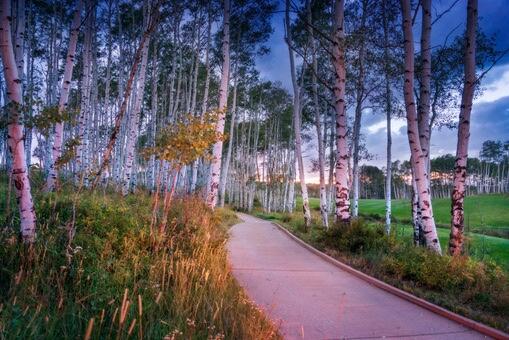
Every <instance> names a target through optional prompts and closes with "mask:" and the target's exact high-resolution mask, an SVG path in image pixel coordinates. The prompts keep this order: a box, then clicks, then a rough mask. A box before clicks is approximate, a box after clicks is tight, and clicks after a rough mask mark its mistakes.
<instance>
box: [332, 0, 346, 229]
mask: <svg viewBox="0 0 509 340" xmlns="http://www.w3.org/2000/svg"><path fill="white" fill-rule="evenodd" d="M344 12H345V2H344V0H336V1H335V2H334V32H333V48H332V65H333V67H334V71H335V72H334V109H335V111H336V174H335V176H336V183H335V186H336V211H335V219H336V221H338V222H349V221H350V197H349V195H350V189H349V186H348V163H349V155H348V143H347V139H346V138H347V117H346V110H345V84H346V71H345V50H344V48H345V31H344Z"/></svg>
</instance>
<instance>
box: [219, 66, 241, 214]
mask: <svg viewBox="0 0 509 340" xmlns="http://www.w3.org/2000/svg"><path fill="white" fill-rule="evenodd" d="M236 69H237V67H234V72H235V76H234V85H233V100H232V108H231V111H232V116H231V119H230V133H229V136H228V149H227V150H226V158H225V161H224V164H223V171H222V173H221V180H220V183H219V184H220V187H219V189H220V190H219V206H220V207H224V199H225V194H226V182H227V178H228V172H229V169H230V163H231V158H232V151H233V131H234V129H235V119H236V113H237V85H238V80H237V70H236Z"/></svg>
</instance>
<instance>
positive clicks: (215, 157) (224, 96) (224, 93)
mask: <svg viewBox="0 0 509 340" xmlns="http://www.w3.org/2000/svg"><path fill="white" fill-rule="evenodd" d="M222 43H223V45H222V56H223V69H222V72H221V83H220V86H219V108H218V110H219V119H218V122H217V125H216V131H217V132H218V133H220V134H222V133H223V132H224V122H225V116H226V109H227V105H228V81H229V77H230V0H224V2H223V42H222ZM222 153H223V141H222V140H220V141H218V142H216V143H215V144H214V147H213V150H212V160H211V162H210V177H209V185H208V193H207V204H208V206H209V207H210V208H212V209H214V208H215V207H216V204H217V195H218V191H219V181H220V176H221V156H222Z"/></svg>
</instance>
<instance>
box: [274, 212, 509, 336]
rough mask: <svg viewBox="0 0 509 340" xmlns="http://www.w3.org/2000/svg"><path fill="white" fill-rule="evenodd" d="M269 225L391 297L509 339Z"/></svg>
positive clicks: (279, 226)
mask: <svg viewBox="0 0 509 340" xmlns="http://www.w3.org/2000/svg"><path fill="white" fill-rule="evenodd" d="M268 222H270V223H272V224H273V225H274V226H276V227H277V228H278V229H279V230H280V231H282V232H283V233H284V234H285V235H286V236H288V237H289V238H290V239H292V240H293V241H295V242H297V243H298V244H299V245H301V246H302V247H304V248H306V249H307V250H308V251H310V252H312V253H314V254H315V255H317V256H319V257H321V258H322V259H324V260H325V261H327V262H329V263H330V264H332V265H334V266H336V267H338V268H340V269H342V270H344V271H346V272H348V273H350V274H352V275H354V276H356V277H358V278H360V279H361V280H363V281H366V282H367V283H369V284H371V285H373V286H376V287H378V288H380V289H383V290H385V291H386V292H388V293H391V294H393V295H396V296H398V297H400V298H402V299H404V300H406V301H408V302H411V303H413V304H415V305H418V306H420V307H423V308H425V309H427V310H429V311H431V312H433V313H435V314H438V315H440V316H443V317H445V318H447V319H449V320H452V321H454V322H457V323H459V324H461V325H463V326H465V327H467V328H470V329H472V330H475V331H477V332H479V333H482V334H484V335H487V336H490V337H492V338H494V339H499V340H507V339H509V334H507V333H504V332H502V331H500V330H498V329H495V328H493V327H490V326H487V325H485V324H482V323H480V322H477V321H474V320H472V319H469V318H467V317H464V316H462V315H459V314H456V313H454V312H451V311H450V310H447V309H445V308H443V307H440V306H437V305H435V304H433V303H431V302H428V301H426V300H424V299H421V298H419V297H417V296H415V295H413V294H410V293H408V292H405V291H403V290H401V289H399V288H396V287H394V286H391V285H390V284H388V283H385V282H383V281H381V280H378V279H375V278H374V277H372V276H369V275H367V274H365V273H363V272H361V271H359V270H357V269H354V268H352V267H350V266H349V265H347V264H345V263H343V262H341V261H339V260H336V259H335V258H333V257H331V256H329V255H327V254H325V253H323V252H321V251H319V250H318V249H316V248H315V247H313V246H311V245H310V244H308V243H306V242H304V241H303V240H301V239H300V238H299V237H297V236H295V235H294V234H292V233H291V232H290V231H289V230H288V229H286V228H285V227H283V226H281V225H280V224H278V223H276V222H273V221H268Z"/></svg>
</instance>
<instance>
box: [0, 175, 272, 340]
mask: <svg viewBox="0 0 509 340" xmlns="http://www.w3.org/2000/svg"><path fill="white" fill-rule="evenodd" d="M4 184H5V182H4V181H2V182H0V193H1V192H2V191H4V192H5V190H4V189H5V188H2V185H4ZM74 197H75V195H74V193H73V192H72V191H71V190H69V191H65V192H64V193H58V194H49V195H41V194H38V195H36V198H35V202H36V209H37V215H38V240H37V242H36V244H35V247H34V248H33V249H31V250H27V249H25V248H24V247H23V246H22V245H20V244H19V243H18V241H17V232H16V230H13V229H12V228H11V227H9V226H8V223H10V222H6V223H4V221H6V220H8V221H10V220H12V219H6V216H4V214H5V209H2V210H0V222H1V223H3V225H2V228H0V339H22V338H23V339H27V338H48V339H56V338H73V339H76V338H83V337H84V334H85V332H86V329H87V325H89V322H91V321H90V320H92V319H93V320H94V326H93V328H92V333H91V336H92V338H97V339H99V338H101V339H104V338H115V337H116V338H122V339H124V338H138V337H143V338H147V339H149V338H150V339H162V338H164V337H168V338H171V339H181V338H185V339H206V338H209V339H221V338H223V337H226V338H230V339H241V338H245V339H249V338H251V339H255V338H259V339H265V338H268V339H270V338H276V337H277V334H276V333H275V332H276V331H275V327H274V326H273V325H272V324H271V323H270V322H268V321H267V319H266V318H265V316H264V315H263V313H261V312H260V311H259V310H258V309H256V308H255V307H254V306H252V305H251V304H250V303H249V302H248V299H247V298H246V296H245V295H244V293H243V291H242V289H241V287H240V286H239V285H238V284H237V283H236V281H235V279H234V278H233V276H232V274H231V272H230V267H229V264H228V261H227V257H226V256H227V251H226V248H225V246H224V245H225V241H226V237H227V233H226V232H225V231H226V226H225V224H232V223H234V222H235V221H236V218H235V215H234V214H232V213H231V212H228V211H226V210H221V209H218V211H217V212H216V213H215V214H212V213H211V212H210V210H209V209H207V207H206V206H204V205H203V203H201V202H200V201H198V200H196V199H187V200H184V201H175V202H174V203H172V210H171V213H170V219H169V221H170V223H169V225H168V232H167V237H165V238H159V239H154V238H153V237H151V236H150V233H149V224H150V216H151V213H150V209H151V208H150V205H151V203H150V202H151V199H150V197H149V196H147V195H146V194H144V193H142V192H139V193H137V194H136V195H131V196H129V197H128V198H127V199H126V198H122V197H121V196H119V195H118V194H115V193H106V194H104V193H102V192H98V193H95V194H90V193H86V192H85V193H83V194H81V195H80V197H78V199H77V205H76V224H75V225H76V234H75V237H74V239H73V241H72V243H71V247H70V248H68V247H67V233H66V228H67V227H69V226H70V223H69V222H70V221H72V206H73V199H74ZM2 201H4V202H2ZM0 206H3V207H5V195H1V196H0ZM13 220H14V221H16V220H17V218H14V219H13ZM14 223H15V222H14ZM66 249H67V251H69V252H68V253H67V255H66V252H67V251H66ZM140 304H141V305H140ZM122 306H124V308H122ZM140 307H141V308H140ZM122 309H124V310H125V314H124V313H120V311H121V310H122ZM121 314H123V316H122V318H120V316H121Z"/></svg>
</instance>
